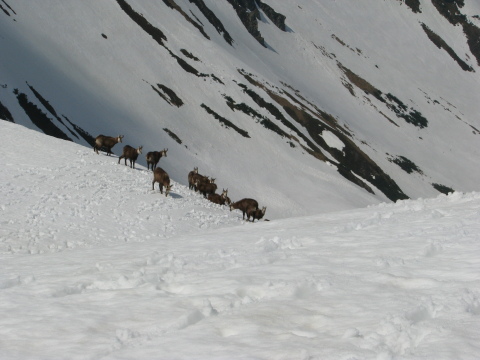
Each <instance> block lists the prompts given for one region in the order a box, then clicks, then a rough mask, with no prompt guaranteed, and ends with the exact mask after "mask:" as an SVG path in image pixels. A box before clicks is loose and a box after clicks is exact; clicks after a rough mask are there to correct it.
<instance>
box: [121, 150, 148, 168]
mask: <svg viewBox="0 0 480 360" xmlns="http://www.w3.org/2000/svg"><path fill="white" fill-rule="evenodd" d="M142 148H143V146H139V147H138V148H137V149H135V148H133V147H131V146H130V145H125V146H124V147H123V154H122V155H121V156H120V157H119V158H118V163H119V164H120V160H122V159H125V166H126V165H127V159H128V160H130V167H131V168H134V169H135V162H136V161H137V158H138V155H139V154H141V153H142Z"/></svg>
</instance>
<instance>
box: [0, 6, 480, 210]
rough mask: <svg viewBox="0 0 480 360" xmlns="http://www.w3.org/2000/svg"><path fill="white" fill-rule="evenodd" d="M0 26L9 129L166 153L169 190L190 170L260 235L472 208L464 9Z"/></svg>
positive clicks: (41, 10)
mask: <svg viewBox="0 0 480 360" xmlns="http://www.w3.org/2000/svg"><path fill="white" fill-rule="evenodd" d="M0 10H2V11H0V30H1V37H0V44H1V46H2V49H5V51H4V55H3V56H2V59H1V61H0V67H1V68H0V69H1V78H0V84H1V85H2V87H1V88H0V117H3V118H6V119H7V120H10V121H14V122H16V123H19V124H22V125H24V126H27V127H29V128H32V129H40V130H41V131H43V132H45V133H47V134H50V135H53V136H57V137H60V138H63V139H70V140H73V141H74V142H78V143H80V144H83V145H86V144H91V142H92V141H93V138H94V137H95V136H96V135H98V134H105V135H111V136H116V135H118V134H122V135H125V142H126V143H127V144H129V145H132V146H134V147H137V146H139V145H143V146H144V149H146V151H150V150H160V149H163V148H169V155H170V157H169V159H168V161H167V162H166V164H165V166H166V168H167V171H168V172H169V173H170V174H171V177H172V178H173V179H174V180H175V181H177V182H179V183H181V184H186V181H187V173H188V172H189V171H190V170H192V169H193V167H194V166H198V167H199V170H200V172H201V173H202V174H205V175H211V176H213V177H216V178H217V179H218V182H219V184H220V186H223V187H225V188H227V187H228V188H229V189H230V191H231V194H232V195H233V197H234V198H242V197H253V198H256V199H258V200H259V201H260V202H262V203H265V204H266V205H267V206H269V212H270V214H271V215H272V216H273V217H274V218H278V217H288V216H298V215H305V214H313V213H318V212H325V211H334V210H341V209H348V208H353V207H364V206H366V205H368V204H374V203H379V202H382V201H387V200H393V201H395V200H398V199H405V198H407V197H411V198H417V197H430V196H435V195H437V194H438V193H439V192H444V193H447V192H449V191H452V190H459V191H474V190H478V184H477V181H476V179H477V178H478V176H479V175H480V167H478V166H475V165H477V164H478V160H477V159H478V135H480V131H479V129H480V120H479V117H478V114H479V113H480V104H479V102H478V93H479V92H480V85H479V84H480V81H479V76H480V75H479V69H480V66H479V64H480V55H479V53H478V49H479V44H478V39H479V38H480V37H478V36H476V35H477V34H478V29H479V26H480V17H479V14H480V8H479V5H478V3H477V2H476V1H473V0H470V1H468V0H465V1H459V0H458V1H457V0H455V1H445V0H432V1H427V0H421V1H420V0H409V1H405V2H403V1H397V0H389V1H383V2H378V1H374V0H367V1H363V2H361V3H360V2H355V1H347V2H337V1H311V2H309V3H308V4H304V3H297V2H293V1H276V2H268V1H253V0H249V1H247V0H242V1H240V0H222V1H216V0H215V1H214V0H209V1H207V0H189V1H187V0H164V1H158V2H149V1H143V0H116V1H105V2H98V1H93V0H86V1H82V2H67V3H61V4H59V3H58V2H56V1H53V0H46V1H42V2H35V3H32V2H30V1H26V0H20V1H15V3H13V2H10V1H8V0H2V8H1V9H0ZM122 145H123V144H122ZM114 151H115V152H116V154H119V153H120V152H121V146H118V145H117V147H116V148H115V150H114ZM140 162H141V163H142V162H143V164H144V163H145V162H144V157H142V158H141V159H140ZM332 184H335V185H336V186H332Z"/></svg>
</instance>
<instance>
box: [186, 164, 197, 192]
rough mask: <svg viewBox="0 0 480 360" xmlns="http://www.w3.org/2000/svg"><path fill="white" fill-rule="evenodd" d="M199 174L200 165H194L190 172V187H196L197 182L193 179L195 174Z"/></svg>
mask: <svg viewBox="0 0 480 360" xmlns="http://www.w3.org/2000/svg"><path fill="white" fill-rule="evenodd" d="M196 174H198V167H194V168H193V170H192V171H190V172H189V173H188V188H189V189H190V190H192V189H193V188H194V187H195V182H194V181H193V175H196Z"/></svg>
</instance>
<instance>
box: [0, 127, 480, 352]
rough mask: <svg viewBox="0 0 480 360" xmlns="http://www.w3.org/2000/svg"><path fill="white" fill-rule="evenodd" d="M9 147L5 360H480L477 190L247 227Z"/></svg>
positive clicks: (126, 180) (138, 176)
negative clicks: (477, 358) (476, 359)
mask: <svg viewBox="0 0 480 360" xmlns="http://www.w3.org/2000/svg"><path fill="white" fill-rule="evenodd" d="M14 139H18V140H14ZM0 140H1V141H0V151H1V153H2V158H1V160H0V162H1V164H0V166H1V167H2V169H3V170H2V172H1V173H0V199H1V200H0V263H1V264H2V272H1V274H0V312H1V313H2V314H3V316H2V317H0V334H1V336H0V358H2V359H59V358H68V359H100V358H101V359H171V358H175V359H193V358H195V359H227V358H228V359H474V358H476V357H477V356H478V353H479V351H480V342H479V340H478V339H480V323H479V321H478V316H479V314H480V281H479V275H478V274H479V273H480V262H479V260H478V254H479V252H480V242H479V235H478V234H480V221H479V219H480V217H479V214H480V194H479V193H467V194H463V193H454V194H451V195H450V196H445V195H441V196H439V197H437V198H433V199H419V200H417V201H401V202H397V203H396V204H385V203H384V204H380V205H376V206H370V207H368V208H362V209H357V210H351V211H344V212H332V213H327V214H322V215H315V216H309V217H299V218H291V219H283V220H273V221H269V222H265V221H260V222H258V223H255V224H251V223H245V222H243V221H242V220H241V214H240V213H238V212H237V211H234V212H230V211H228V210H227V209H226V208H222V207H220V206H217V205H213V204H210V203H207V202H206V201H204V200H203V199H202V198H201V196H199V195H198V194H195V193H193V192H192V191H190V190H188V188H185V187H184V186H182V185H179V184H178V183H177V182H176V181H175V182H174V184H175V185H174V188H173V190H172V191H173V194H172V196H171V197H170V196H169V197H167V198H165V197H164V196H162V195H160V194H159V193H158V190H156V191H151V173H149V172H148V171H146V170H145V168H142V167H139V168H138V169H137V170H133V169H130V168H129V167H125V166H124V165H123V164H120V165H118V164H117V161H118V160H117V158H116V157H106V156H105V155H104V154H101V155H96V154H95V153H94V152H93V150H92V149H90V148H84V147H82V146H79V145H75V144H72V143H69V142H65V141H61V140H58V139H54V138H51V137H48V136H45V135H42V134H39V133H38V132H35V131H31V130H27V129H24V128H22V127H21V126H18V125H15V124H10V123H7V122H3V121H2V122H0ZM117 146H118V145H117ZM167 159H169V158H167ZM167 159H162V160H161V161H160V164H159V165H160V166H162V165H164V161H165V160H167ZM185 176H186V174H185ZM173 180H177V179H173ZM266 217H267V218H268V210H267V216H266Z"/></svg>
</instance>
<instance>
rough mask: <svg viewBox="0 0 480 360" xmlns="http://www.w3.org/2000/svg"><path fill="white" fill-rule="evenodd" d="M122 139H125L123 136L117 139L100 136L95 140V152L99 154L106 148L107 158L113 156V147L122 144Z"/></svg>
mask: <svg viewBox="0 0 480 360" xmlns="http://www.w3.org/2000/svg"><path fill="white" fill-rule="evenodd" d="M122 139H123V135H118V136H117V137H112V136H105V135H98V136H97V137H96V138H95V144H94V145H93V151H95V152H96V153H97V154H98V150H100V149H101V148H102V147H104V148H106V149H107V156H110V155H111V154H112V147H113V146H114V145H115V144H117V143H119V142H120V143H121V142H122Z"/></svg>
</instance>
